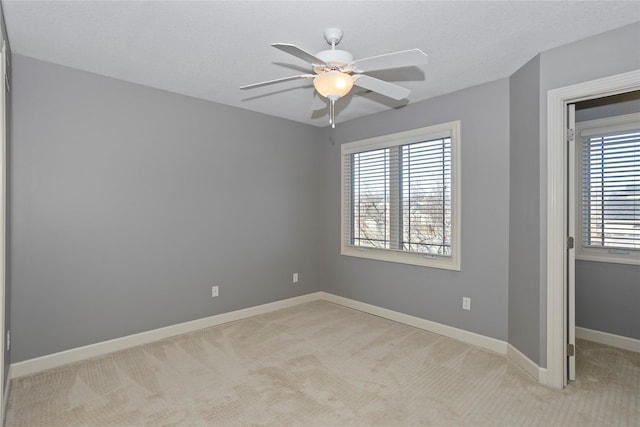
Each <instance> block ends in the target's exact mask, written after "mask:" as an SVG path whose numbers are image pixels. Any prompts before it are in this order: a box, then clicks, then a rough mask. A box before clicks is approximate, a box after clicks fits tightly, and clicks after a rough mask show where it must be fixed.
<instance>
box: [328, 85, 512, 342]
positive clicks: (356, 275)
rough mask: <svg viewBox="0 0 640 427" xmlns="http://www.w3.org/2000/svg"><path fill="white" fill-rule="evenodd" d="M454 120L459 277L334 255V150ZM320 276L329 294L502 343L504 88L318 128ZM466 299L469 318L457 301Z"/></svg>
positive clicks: (506, 185) (504, 319)
mask: <svg viewBox="0 0 640 427" xmlns="http://www.w3.org/2000/svg"><path fill="white" fill-rule="evenodd" d="M452 120H461V132H462V135H461V139H462V146H461V147H462V149H461V156H462V166H461V169H462V236H461V239H462V246H461V249H462V251H461V260H462V270H461V271H459V272H457V271H448V270H440V269H434V268H426V267H418V266H410V265H403V264H395V263H388V262H382V261H372V260H366V259H361V258H353V257H347V256H341V255H340V144H342V143H345V142H349V141H354V140H359V139H364V138H367V137H372V136H377V135H384V134H389V133H393V132H398V131H402V130H407V129H414V128H419V127H424V126H428V125H433V124H438V123H443V122H448V121H452ZM326 136H327V139H326V141H325V143H324V144H323V148H324V156H325V175H324V182H325V192H326V193H325V208H324V211H323V214H324V218H325V226H324V227H325V228H324V235H325V241H326V246H325V257H324V262H325V265H327V266H328V268H326V269H325V274H324V277H323V283H324V287H325V290H327V291H328V292H331V293H334V294H337V295H342V296H345V297H348V298H353V299H356V300H358V301H363V302H366V303H370V304H374V305H377V306H380V307H385V308H388V309H391V310H396V311H399V312H402V313H407V314H410V315H414V316H418V317H421V318H425V319H428V320H431V321H435V322H439V323H443V324H446V325H450V326H454V327H457V328H462V329H466V330H469V331H472V332H476V333H479V334H482V335H486V336H490V337H493V338H497V339H500V340H506V339H507V316H508V313H507V307H508V305H507V303H508V301H507V298H508V290H507V281H508V245H509V240H508V233H509V81H508V79H502V80H498V81H495V82H492V83H488V84H484V85H481V86H476V87H472V88H469V89H465V90H462V91H460V92H456V93H452V94H449V95H446V96H442V97H438V98H434V99H431V100H428V101H424V102H420V103H416V104H413V105H409V106H407V107H405V108H402V109H398V110H392V111H388V112H384V113H380V114H376V115H373V116H369V117H364V118H362V119H358V120H353V121H350V122H347V123H340V124H339V125H338V126H337V127H336V128H335V129H333V130H331V129H328V130H327V135H326ZM463 296H468V297H471V311H464V310H462V297H463Z"/></svg>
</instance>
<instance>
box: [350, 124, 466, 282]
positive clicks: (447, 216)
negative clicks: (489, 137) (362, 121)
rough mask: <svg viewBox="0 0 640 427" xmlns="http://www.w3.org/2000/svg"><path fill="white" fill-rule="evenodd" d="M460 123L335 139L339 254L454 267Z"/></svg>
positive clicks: (456, 267) (456, 261) (456, 264)
mask: <svg viewBox="0 0 640 427" xmlns="http://www.w3.org/2000/svg"><path fill="white" fill-rule="evenodd" d="M459 145H460V122H459V121H457V122H450V123H445V124H442V125H436V126H430V127H427V128H422V129H416V130H412V131H407V132H400V133H396V134H392V135H386V136H382V137H378V138H371V139H367V140H362V141H356V142H351V143H348V144H344V145H342V184H343V185H342V254H343V255H349V256H357V257H364V258H372V259H377V260H382V261H392V262H400V263H406V264H416V265H423V266H429V267H436V268H444V269H450V270H460V189H459V186H460V176H459V175H460V173H459V155H458V152H459Z"/></svg>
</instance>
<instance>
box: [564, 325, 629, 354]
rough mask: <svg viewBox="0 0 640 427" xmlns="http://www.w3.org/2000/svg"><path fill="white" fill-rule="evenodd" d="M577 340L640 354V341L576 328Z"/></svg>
mask: <svg viewBox="0 0 640 427" xmlns="http://www.w3.org/2000/svg"><path fill="white" fill-rule="evenodd" d="M576 338H580V339H583V340H588V341H593V342H597V343H600V344H606V345H610V346H611V347H618V348H621V349H623V350H629V351H635V352H637V353H640V340H638V339H635V338H629V337H623V336H621V335H614V334H610V333H608V332H601V331H595V330H593V329H587V328H581V327H579V326H576Z"/></svg>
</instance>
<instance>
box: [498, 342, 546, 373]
mask: <svg viewBox="0 0 640 427" xmlns="http://www.w3.org/2000/svg"><path fill="white" fill-rule="evenodd" d="M507 357H508V358H509V360H511V361H512V362H513V363H515V364H516V365H518V366H519V367H520V368H522V370H523V371H525V372H526V373H527V374H529V375H531V376H532V377H533V378H534V379H536V380H537V381H540V382H542V380H541V379H540V378H541V376H542V372H541V371H542V370H543V369H544V368H541V367H540V366H538V365H537V364H536V362H534V361H533V360H531V359H529V358H528V357H527V356H525V354H524V353H522V352H521V351H520V350H518V349H517V348H515V347H514V346H512V345H511V344H509V343H507Z"/></svg>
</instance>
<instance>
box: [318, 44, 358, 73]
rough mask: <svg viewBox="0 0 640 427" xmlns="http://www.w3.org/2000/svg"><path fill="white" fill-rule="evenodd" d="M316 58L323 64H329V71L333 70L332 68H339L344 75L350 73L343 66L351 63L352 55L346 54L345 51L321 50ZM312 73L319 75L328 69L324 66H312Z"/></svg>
mask: <svg viewBox="0 0 640 427" xmlns="http://www.w3.org/2000/svg"><path fill="white" fill-rule="evenodd" d="M316 57H317V58H318V59H322V60H323V61H324V62H325V64H329V65H330V66H331V68H329V69H333V67H335V68H336V69H337V68H339V69H340V70H341V71H343V72H346V73H348V72H350V71H351V70H350V69H346V68H345V66H347V65H349V64H351V63H352V62H353V55H351V53H349V52H347V51H346V50H339V49H329V50H323V51H322V52H318V53H317V54H316ZM313 71H315V72H316V73H321V72H325V71H328V69H327V67H326V66H324V65H315V64H314V66H313Z"/></svg>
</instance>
